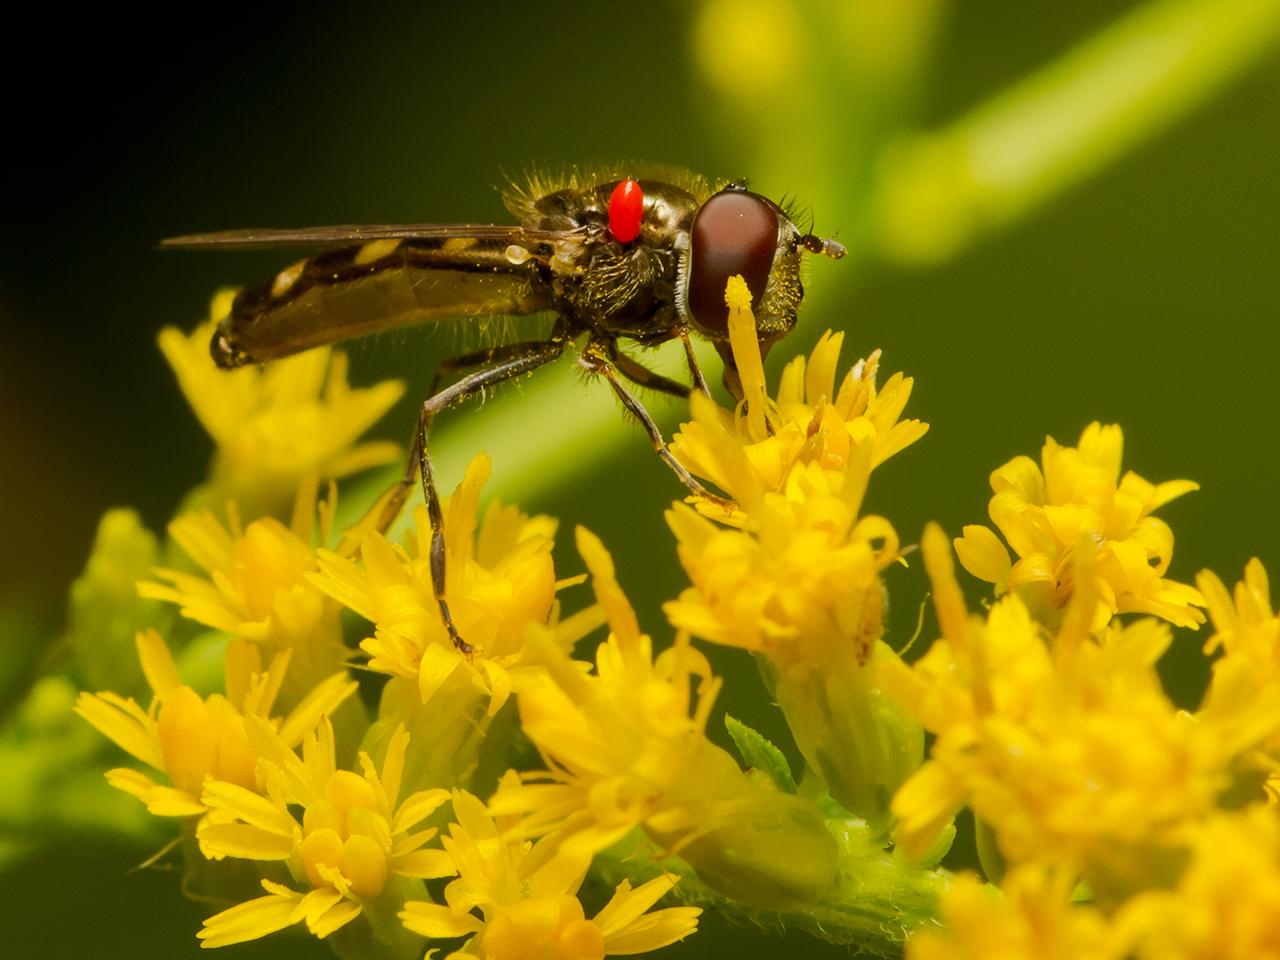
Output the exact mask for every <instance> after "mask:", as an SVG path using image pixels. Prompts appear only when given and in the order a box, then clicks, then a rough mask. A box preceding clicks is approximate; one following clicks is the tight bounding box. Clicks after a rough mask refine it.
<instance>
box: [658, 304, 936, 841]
mask: <svg viewBox="0 0 1280 960" xmlns="http://www.w3.org/2000/svg"><path fill="white" fill-rule="evenodd" d="M726 300H727V302H728V304H729V307H730V312H729V335H730V339H731V343H732V347H733V351H734V359H735V361H736V364H737V368H738V371H739V376H740V379H741V383H742V392H743V395H744V397H745V400H744V401H743V402H742V403H741V404H739V406H738V408H737V409H736V410H734V411H726V410H722V409H721V408H719V407H717V406H716V405H715V404H714V403H712V401H711V400H709V399H708V398H706V397H704V396H701V395H699V394H695V395H694V396H693V398H692V404H691V406H692V411H693V416H694V419H693V422H692V423H689V424H685V425H684V426H683V427H682V428H681V430H680V433H679V434H678V435H677V436H676V438H675V440H674V441H673V442H672V450H673V451H674V453H675V455H676V456H677V457H678V458H679V459H680V460H681V462H682V463H684V464H685V466H687V467H688V468H689V469H690V470H691V471H692V472H693V473H695V474H697V475H699V476H702V477H705V478H707V479H708V480H711V481H712V482H713V483H715V484H716V485H717V486H719V487H720V488H721V489H722V490H724V491H725V492H726V493H727V494H729V495H730V496H731V497H732V498H733V500H734V502H735V507H734V509H733V510H732V511H731V512H730V513H729V514H727V515H726V514H724V513H723V511H720V509H719V508H718V507H715V506H711V505H708V504H702V503H700V504H697V505H696V506H697V509H696V510H695V509H694V508H691V507H689V506H685V505H682V504H678V505H676V506H675V507H673V508H672V510H671V511H670V512H669V513H668V514H667V522H668V524H669V525H670V526H671V529H672V531H673V532H674V533H675V535H676V540H677V543H678V550H679V555H680V562H681V564H682V565H683V566H684V568H685V571H686V572H687V573H688V575H689V580H690V582H691V584H692V585H691V586H690V587H689V589H687V590H685V591H684V592H683V593H682V594H681V595H680V597H679V599H677V600H675V601H673V602H671V603H669V604H667V605H666V607H665V610H666V613H667V616H668V618H669V619H670V620H671V622H672V624H673V625H675V626H676V627H677V628H680V629H683V630H688V631H689V632H690V633H692V634H693V635H695V636H697V637H701V638H703V639H705V640H709V641H711V642H713V643H721V644H728V645H731V646H737V647H743V648H745V649H747V650H751V651H753V652H755V653H757V654H759V655H760V656H761V657H763V658H765V659H766V660H767V667H766V669H767V670H768V671H770V673H771V676H772V677H773V678H774V693H775V695H776V696H777V698H778V701H779V703H780V705H781V706H782V708H783V711H784V713H786V715H787V720H788V723H789V724H790V726H791V729H792V732H793V733H794V734H795V736H796V740H797V743H798V744H799V746H800V749H801V751H802V752H803V753H804V756H805V759H806V760H807V761H808V762H809V765H810V767H811V768H812V769H814V770H815V771H817V772H819V773H820V774H822V776H823V777H824V778H825V779H826V781H827V785H828V788H829V789H830V790H831V793H832V796H834V797H835V798H836V799H837V800H839V801H840V802H841V803H842V804H843V805H844V806H845V807H846V808H847V809H849V810H851V811H854V812H856V813H859V814H861V815H863V816H867V817H871V818H875V817H879V816H881V815H883V813H884V810H885V807H886V806H887V803H888V798H889V796H890V795H891V793H892V791H893V789H895V788H896V787H897V785H898V784H899V783H900V782H901V780H902V779H903V778H904V777H905V776H906V775H907V774H908V773H909V772H910V770H911V769H913V768H914V766H915V765H916V764H918V762H919V754H920V749H921V747H920V735H919V730H918V728H916V727H915V726H914V725H913V724H911V723H909V722H907V721H906V720H905V718H903V717H901V716H900V715H899V714H898V713H897V711H896V710H895V708H894V707H893V705H892V704H889V703H887V702H885V701H884V699H883V698H882V697H881V696H880V694H879V692H878V689H877V684H876V681H875V671H876V669H877V668H878V663H879V661H882V660H890V659H894V654H893V653H892V652H891V651H890V650H889V649H888V648H886V647H884V646H883V645H881V646H880V647H879V653H878V655H877V656H875V657H873V653H876V652H877V643H878V641H879V640H880V635H881V633H882V631H883V622H882V620H883V607H884V596H883V594H884V588H883V586H882V584H881V579H880V575H881V571H883V570H884V569H885V568H886V567H888V566H889V565H890V564H892V563H894V562H895V561H897V560H898V559H899V542H898V536H897V534H896V532H895V531H894V529H893V527H892V526H891V525H890V523H889V522H888V521H887V520H885V519H884V518H883V517H878V516H863V515H861V509H862V501H863V498H864V496H865V494H866V490H867V484H868V481H869V479H870V476H871V472H872V470H873V469H874V468H875V467H876V466H878V465H879V464H880V463H882V462H883V461H884V460H886V459H887V458H889V457H891V456H892V455H893V454H895V453H897V452H899V451H900V450H902V449H903V448H904V447H906V446H909V445H910V444H912V443H914V442H915V441H916V440H918V439H919V438H920V437H921V436H923V435H924V433H925V431H926V430H927V427H926V426H925V425H924V424H922V423H920V422H918V421H915V420H905V421H903V420H900V419H899V418H900V416H901V414H902V411H903V408H904V407H905V405H906V402H907V399H908V397H909V396H910V395H911V386H912V381H911V380H910V379H909V378H904V377H902V375H901V374H895V375H894V376H892V377H890V378H889V381H888V382H887V383H886V384H885V386H884V387H883V388H878V387H877V385H876V373H877V369H878V363H879V355H878V354H874V355H873V356H872V357H871V359H870V360H868V361H863V362H860V363H858V364H855V365H854V367H853V368H852V369H851V370H849V371H848V373H846V374H845V376H844V377H843V379H841V380H840V382H839V384H838V385H837V382H836V370H837V367H838V364H839V357H840V347H841V343H842V340H843V337H842V336H841V335H840V334H835V335H832V334H827V335H825V336H824V337H822V339H821V340H820V341H819V343H818V346H817V347H816V348H815V349H814V351H813V353H812V354H811V355H810V356H809V358H808V360H807V361H806V359H805V358H804V357H799V358H796V359H795V360H793V361H792V362H791V363H790V364H789V365H788V366H787V368H786V370H785V371H784V372H783V374H782V378H781V383H780V386H779V388H778V391H777V396H776V398H774V397H770V396H769V393H768V390H767V387H766V384H765V380H764V368H763V365H762V362H761V355H760V345H759V341H758V339H757V337H756V332H755V324H754V319H753V317H752V315H751V311H750V294H749V293H748V291H747V289H746V285H745V284H735V282H734V281H733V280H730V282H729V288H728V293H727V296H726ZM718 511H719V512H718ZM708 517H711V518H714V519H715V520H716V521H719V522H712V519H708Z"/></svg>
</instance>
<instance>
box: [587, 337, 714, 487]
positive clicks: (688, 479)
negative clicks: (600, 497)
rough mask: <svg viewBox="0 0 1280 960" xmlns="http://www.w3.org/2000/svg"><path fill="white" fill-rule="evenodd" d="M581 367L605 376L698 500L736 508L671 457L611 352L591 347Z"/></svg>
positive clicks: (655, 450)
mask: <svg viewBox="0 0 1280 960" xmlns="http://www.w3.org/2000/svg"><path fill="white" fill-rule="evenodd" d="M631 362H632V363H634V364H635V366H637V367H640V369H641V370H645V369H646V368H644V367H641V366H640V364H638V363H635V361H631ZM578 363H580V364H581V365H582V366H583V367H584V368H585V369H586V370H587V371H588V372H590V373H592V374H595V375H598V376H602V377H604V378H605V379H606V380H608V381H609V386H611V387H612V388H613V392H614V393H615V394H616V395H617V397H618V399H619V400H621V401H622V406H623V408H624V409H625V410H626V411H627V413H629V414H631V416H633V417H635V419H636V420H637V421H638V422H639V423H640V426H642V427H643V428H644V431H645V433H647V434H648V435H649V442H650V443H652V444H653V449H654V452H656V453H657V454H658V456H659V457H661V458H662V462H663V463H665V464H666V465H667V466H668V467H670V468H671V470H672V472H673V473H674V474H675V475H676V477H677V478H678V479H679V480H680V482H681V483H683V484H684V485H685V486H686V487H688V488H689V492H690V493H692V494H693V495H694V496H696V497H699V498H701V499H703V500H706V501H707V502H708V503H714V504H716V505H717V506H721V507H724V508H725V509H726V510H730V509H732V508H733V506H734V504H733V501H732V500H726V499H725V498H724V497H721V496H718V495H717V494H714V493H712V492H711V491H710V490H708V489H707V488H706V487H704V486H703V485H702V484H701V483H700V482H699V481H698V480H697V479H696V478H695V477H694V476H693V474H691V473H690V472H689V471H688V470H687V469H686V468H685V466H684V464H682V463H681V462H680V461H679V460H677V459H676V458H675V456H674V455H673V454H672V453H671V450H670V449H669V448H668V447H667V442H666V440H664V439H663V437H662V431H661V430H660V429H659V428H658V424H657V422H656V421H655V420H654V419H653V417H652V415H650V413H649V411H648V410H646V409H645V408H644V404H642V403H641V402H640V401H639V400H638V399H636V397H635V396H634V395H632V394H631V393H630V391H628V390H627V388H626V387H625V386H623V383H622V380H621V378H620V377H619V376H618V374H619V368H615V367H614V365H613V363H611V362H610V359H609V357H608V354H607V348H605V347H602V346H601V344H600V343H598V342H596V341H592V342H590V343H588V344H587V346H586V347H585V348H584V349H583V351H582V353H581V355H580V356H579V357H578ZM653 376H655V377H656V376H657V374H653ZM664 379H665V378H664Z"/></svg>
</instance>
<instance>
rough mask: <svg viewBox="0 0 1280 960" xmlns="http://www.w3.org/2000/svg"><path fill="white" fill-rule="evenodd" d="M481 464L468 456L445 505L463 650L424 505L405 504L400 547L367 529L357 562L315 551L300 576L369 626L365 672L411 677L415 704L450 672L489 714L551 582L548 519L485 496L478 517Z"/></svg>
mask: <svg viewBox="0 0 1280 960" xmlns="http://www.w3.org/2000/svg"><path fill="white" fill-rule="evenodd" d="M489 470H490V461H489V458H488V457H486V456H484V455H483V454H482V455H480V456H477V457H476V458H475V459H474V460H472V461H471V463H470V465H469V466H468V467H467V472H466V475H465V476H464V477H463V480H462V482H461V483H460V484H459V485H458V488H457V490H455V491H454V494H453V496H452V497H450V498H449V500H448V502H447V503H446V505H445V509H444V533H445V550H446V556H447V564H446V567H445V570H446V576H447V579H448V582H447V583H446V585H445V593H446V595H447V597H448V598H449V611H450V613H452V615H453V620H454V623H455V624H456V625H457V627H458V631H459V632H460V633H461V634H462V636H463V637H465V638H466V640H467V642H468V643H469V644H471V646H472V647H473V648H474V650H475V652H474V655H473V656H472V657H470V658H468V657H466V656H463V655H462V654H461V653H459V652H458V651H457V649H455V647H454V645H453V643H452V641H451V640H450V638H449V635H448V633H447V632H446V630H445V628H444V624H443V622H442V621H441V619H440V607H439V605H438V603H437V602H436V598H435V592H434V589H433V586H432V581H431V523H430V521H429V520H428V517H427V510H426V507H422V506H420V507H418V508H417V510H415V511H414V522H415V528H414V531H413V532H412V533H411V534H410V537H409V541H408V544H407V547H404V548H402V547H400V546H397V545H394V544H392V543H390V542H389V541H388V540H387V539H386V538H385V537H383V536H382V535H381V534H379V533H371V534H369V536H367V537H366V538H365V539H364V542H363V544H362V545H361V548H360V559H361V561H362V563H359V564H357V563H355V562H354V561H352V560H349V559H347V558H346V557H343V556H340V555H339V554H337V553H334V552H331V551H327V550H322V551H320V553H319V572H318V573H315V574H311V575H309V577H308V580H309V581H310V583H312V584H314V585H315V586H316V587H317V588H319V589H320V590H323V591H324V592H325V593H327V594H328V595H329V596H331V597H333V598H334V599H335V600H337V601H338V602H339V603H341V604H343V605H344V606H346V607H349V608H350V609H352V610H354V611H355V612H356V613H358V614H360V616H362V617H364V618H365V619H366V620H369V621H371V622H372V623H373V624H374V625H375V632H374V635H373V636H372V637H368V638H366V639H365V640H363V641H362V642H361V644H360V646H361V648H362V649H363V650H364V651H365V652H366V653H367V654H368V655H369V667H370V669H373V670H377V671H380V672H383V673H388V674H391V676H392V677H403V678H407V679H410V680H412V681H414V682H415V683H416V684H417V685H418V690H419V694H420V697H421V701H422V702H423V703H426V702H428V701H429V700H431V698H432V697H433V696H435V695H436V694H437V692H439V691H440V690H441V688H442V686H443V685H444V684H445V683H446V681H448V680H449V679H450V678H451V677H452V676H453V675H454V674H455V671H456V672H458V673H459V674H460V675H463V676H465V677H466V678H467V682H468V684H469V685H470V686H473V687H474V688H476V689H477V690H479V691H483V692H484V693H485V694H487V695H488V697H489V715H490V716H492V715H493V714H495V713H497V711H498V710H499V708H501V706H502V705H503V703H505V702H506V699H507V697H508V695H509V694H510V691H511V675H512V673H516V672H519V671H520V670H521V669H522V667H523V664H524V639H525V630H526V628H527V627H528V625H529V624H545V623H546V622H547V619H548V617H549V616H551V614H552V609H553V604H554V601H555V593H556V588H557V584H556V579H555V569H554V567H553V565H552V560H551V548H552V545H553V538H554V535H555V529H556V523H555V521H554V520H553V519H551V518H550V517H546V516H536V517H528V516H525V515H524V514H523V513H521V512H520V511H519V510H517V509H516V508H515V507H506V506H502V505H501V504H498V503H494V504H493V505H492V506H490V508H489V509H488V510H487V511H486V513H485V515H484V519H483V521H481V522H480V523H479V524H477V515H478V510H477V508H478V504H479V500H480V489H481V488H482V487H483V486H484V484H485V481H487V480H488V479H489Z"/></svg>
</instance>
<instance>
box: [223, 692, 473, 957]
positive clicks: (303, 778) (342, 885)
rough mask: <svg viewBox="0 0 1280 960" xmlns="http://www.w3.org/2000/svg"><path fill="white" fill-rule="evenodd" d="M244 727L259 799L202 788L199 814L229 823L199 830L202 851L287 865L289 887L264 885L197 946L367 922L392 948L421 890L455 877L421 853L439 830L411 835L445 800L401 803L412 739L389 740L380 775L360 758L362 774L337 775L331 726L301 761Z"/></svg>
mask: <svg viewBox="0 0 1280 960" xmlns="http://www.w3.org/2000/svg"><path fill="white" fill-rule="evenodd" d="M245 726H246V730H247V732H248V736H249V742H250V744H251V745H252V747H253V750H254V752H255V754H256V758H257V762H258V764H259V765H260V766H261V767H262V770H263V777H264V779H265V781H266V787H267V791H266V796H261V795H259V794H258V793H255V792H253V791H251V790H246V789H245V788H244V787H243V786H240V785H239V784H236V783H232V782H229V781H221V780H213V781H209V782H208V783H206V784H205V788H204V802H205V804H206V805H207V806H209V807H211V808H212V809H214V810H216V811H218V812H219V813H221V814H222V815H223V817H224V819H225V821H228V822H218V823H209V824H206V825H205V826H203V827H201V829H200V831H199V839H200V843H201V846H202V848H203V849H204V850H206V851H207V852H208V854H209V856H211V857H213V858H221V857H238V858H243V859H248V860H259V861H275V862H280V863H283V864H285V865H286V866H287V868H288V870H289V873H290V874H291V876H292V878H293V881H294V886H289V885H285V884H280V883H273V882H271V881H269V880H263V881H262V886H263V889H264V890H266V891H267V895H266V896H265V897H259V898H257V899H256V900H250V901H248V902H247V903H242V904H239V905H237V906H234V907H232V908H230V909H229V910H224V911H223V912H222V913H219V914H217V915H216V916H213V917H210V918H209V919H208V920H206V921H205V922H204V928H203V929H202V930H201V931H200V933H199V934H198V936H199V937H200V939H201V941H203V943H202V945H203V946H206V947H224V946H228V945H230V944H233V943H242V942H244V941H246V940H256V939H257V938H259V937H264V936H266V935H267V934H269V933H274V932H275V931H277V930H282V929H284V928H285V927H288V926H292V925H293V924H295V923H301V922H303V921H305V922H306V925H307V929H309V930H310V931H311V932H312V933H313V934H314V935H315V936H317V937H320V938H324V937H327V936H329V934H331V933H333V932H334V931H335V930H338V929H339V928H341V927H343V926H345V925H346V924H348V923H350V922H351V921H353V920H355V919H356V918H357V917H359V916H361V914H362V913H363V914H364V915H365V916H366V919H367V920H368V921H369V923H370V924H371V925H373V926H374V927H377V926H378V925H379V924H380V923H383V924H385V923H388V922H389V923H390V924H391V926H392V927H394V928H396V929H389V930H381V929H374V931H373V932H374V935H375V936H376V937H378V938H379V939H384V940H389V941H392V942H394V941H395V939H396V938H397V937H398V936H399V935H400V934H399V932H398V925H396V924H395V923H394V920H390V919H389V918H390V917H391V916H392V915H393V913H394V911H396V910H399V909H400V908H401V907H402V906H403V903H404V901H405V899H406V898H407V897H409V896H412V895H414V894H417V893H419V892H420V891H421V889H422V886H421V882H420V881H421V879H424V878H433V877H446V876H450V875H452V874H453V872H454V867H453V864H452V862H451V861H450V860H449V858H448V856H447V855H446V854H445V853H444V852H443V851H441V850H427V849H423V846H424V844H426V843H427V841H429V840H430V839H431V838H432V837H433V836H435V834H436V830H435V829H434V828H426V829H422V830H415V828H416V827H417V826H418V825H419V824H420V823H421V822H422V821H423V820H424V819H426V818H427V817H428V816H430V815H431V814H432V813H433V812H434V811H435V810H436V808H438V807H439V806H440V805H441V804H443V803H444V802H445V801H447V800H448V799H449V793H448V791H447V790H423V791H419V792H417V793H414V794H411V795H409V796H408V797H406V798H405V799H404V800H403V801H401V800H400V792H401V782H402V774H403V771H404V755H405V748H406V746H407V745H408V740H409V735H408V733H406V732H405V731H404V729H403V728H401V729H399V730H397V731H396V734H395V735H394V736H393V737H392V738H391V739H390V741H389V743H388V746H387V754H386V758H385V760H384V761H383V764H382V769H381V771H378V770H376V769H375V767H374V765H373V761H372V760H371V759H370V758H369V755H368V754H367V753H364V752H361V754H360V767H361V770H362V773H360V774H358V773H353V772H351V771H349V770H340V769H338V767H337V762H336V759H335V756H334V741H333V727H332V725H331V724H330V723H329V720H328V718H327V717H326V718H324V720H323V721H322V722H321V724H320V726H319V727H318V728H317V730H316V731H315V732H314V733H312V734H310V735H308V736H307V738H306V739H305V740H304V742H303V749H302V756H301V757H299V756H298V755H297V754H295V753H294V751H293V750H292V749H291V748H290V746H289V745H288V744H286V743H285V742H284V740H283V739H281V737H280V736H279V735H278V734H277V733H276V732H275V731H274V730H273V729H271V727H270V726H268V725H267V724H266V723H263V722H262V721H260V720H259V719H258V718H256V717H249V718H248V719H247V720H246V723H245ZM295 887H301V888H302V889H295Z"/></svg>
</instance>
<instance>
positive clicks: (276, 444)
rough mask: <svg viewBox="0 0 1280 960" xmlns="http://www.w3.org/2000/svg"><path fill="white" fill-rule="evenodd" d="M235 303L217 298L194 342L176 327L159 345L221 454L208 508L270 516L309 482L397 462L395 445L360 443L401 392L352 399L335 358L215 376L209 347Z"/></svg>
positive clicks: (376, 390) (392, 384) (317, 354)
mask: <svg viewBox="0 0 1280 960" xmlns="http://www.w3.org/2000/svg"><path fill="white" fill-rule="evenodd" d="M234 296H235V291H234V290H223V291H220V292H219V293H218V294H217V296H215V297H214V298H213V302H212V304H211V305H210V317H209V320H208V321H206V322H205V323H203V324H201V325H200V326H199V327H198V328H197V329H196V330H195V331H194V332H193V333H192V334H191V335H190V336H186V335H184V334H183V333H182V332H181V331H179V330H177V329H176V328H174V327H166V328H165V329H164V330H162V331H160V336H159V344H160V349H161V351H163V353H164V355H165V358H166V359H167V360H168V361H169V365H170V366H171V367H173V372H174V373H175V374H176V375H177V377H178V385H179V386H180V387H181V388H182V392H183V393H184V394H185V395H186V398H187V402H188V403H190V404H191V408H192V409H193V410H194V411H195V414H196V417H197V418H199V420H200V423H201V424H202V425H203V426H204V428H205V430H206V431H208V433H209V436H211V437H212V438H213V440H214V443H216V444H217V452H216V454H215V456H214V464H213V472H212V480H211V484H212V486H213V488H214V490H215V491H216V492H217V493H216V495H214V496H211V499H213V500H214V501H216V502H222V501H224V500H236V501H238V502H239V503H240V504H241V505H242V506H244V507H246V508H249V509H252V510H253V512H255V513H259V512H261V513H270V512H272V511H273V510H274V509H275V507H277V506H278V505H279V504H280V503H281V502H285V503H287V498H288V497H289V496H290V495H291V494H292V493H293V491H294V490H296V489H297V486H298V482H299V480H300V479H302V477H304V476H306V475H308V474H312V473H315V474H318V475H319V476H321V477H325V478H334V477H343V476H346V475H347V474H350V473H355V472H357V471H359V470H365V469H367V468H369V467H373V466H378V465H380V464H384V463H390V462H392V461H394V460H395V459H397V458H398V457H399V456H400V453H399V448H398V447H397V445H396V444H394V443H388V442H373V443H357V442H356V440H357V438H358V437H359V436H360V435H361V434H362V433H364V432H365V431H366V430H368V429H369V427H370V426H371V425H372V424H373V423H374V422H375V421H376V420H378V418H379V417H381V416H382V415H383V414H384V413H386V412H387V410H389V409H390V408H391V406H392V405H393V404H394V403H395V402H396V401H397V400H398V399H400V395H401V394H402V393H403V392H404V384H402V383H400V382H399V381H394V380H392V381H386V382H383V383H380V384H378V385H377V386H375V387H371V388H368V389H358V390H353V389H352V388H351V387H350V385H349V384H348V383H347V359H346V355H345V354H343V353H342V352H341V351H336V350H331V349H330V348H328V347H321V348H318V349H315V350H308V351H307V352H305V353H301V354H298V355H297V356H295V357H288V358H286V359H283V360H277V361H275V362H274V363H272V364H271V365H270V366H267V367H264V368H259V367H241V368H240V369H237V370H219V369H218V368H217V367H216V366H215V365H214V363H213V360H212V359H211V358H210V356H209V341H210V338H211V337H212V335H213V330H214V327H215V326H216V325H217V322H218V321H219V320H220V319H222V317H224V316H225V315H226V314H227V312H228V310H229V309H230V307H231V300H232V298H233V297H234Z"/></svg>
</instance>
